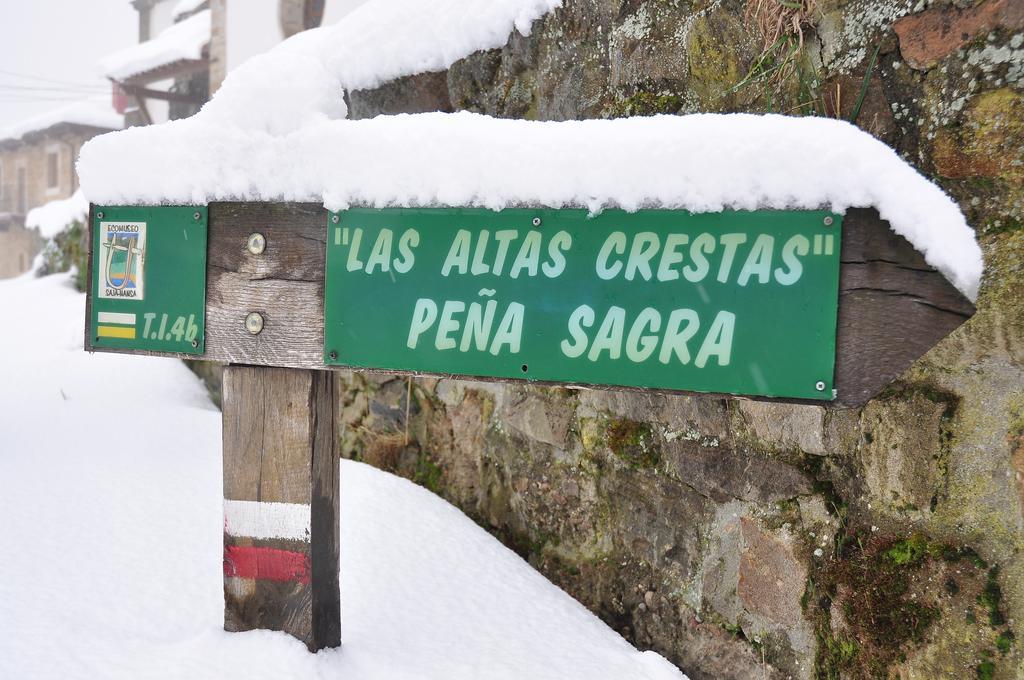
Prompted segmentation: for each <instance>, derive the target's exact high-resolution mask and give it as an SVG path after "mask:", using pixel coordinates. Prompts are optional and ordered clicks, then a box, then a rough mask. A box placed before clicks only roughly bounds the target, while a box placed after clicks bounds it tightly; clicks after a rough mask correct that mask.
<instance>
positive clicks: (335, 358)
mask: <svg viewBox="0 0 1024 680" xmlns="http://www.w3.org/2000/svg"><path fill="white" fill-rule="evenodd" d="M327 356H329V357H330V358H331V361H336V360H337V359H338V353H337V352H335V351H334V350H333V349H332V350H331V353H330V354H328V355H327Z"/></svg>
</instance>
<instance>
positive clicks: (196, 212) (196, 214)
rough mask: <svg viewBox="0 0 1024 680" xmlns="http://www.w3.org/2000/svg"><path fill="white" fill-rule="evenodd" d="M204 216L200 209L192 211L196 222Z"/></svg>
mask: <svg viewBox="0 0 1024 680" xmlns="http://www.w3.org/2000/svg"><path fill="white" fill-rule="evenodd" d="M202 218H203V214H202V213H201V212H199V211H198V210H197V211H195V212H194V213H192V219H194V220H195V221H196V222H198V221H199V220H201V219H202Z"/></svg>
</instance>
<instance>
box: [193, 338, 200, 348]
mask: <svg viewBox="0 0 1024 680" xmlns="http://www.w3.org/2000/svg"><path fill="white" fill-rule="evenodd" d="M197 347H199V341H198V340H193V341H192V348H193V349H195V348H197Z"/></svg>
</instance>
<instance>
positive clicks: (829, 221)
mask: <svg viewBox="0 0 1024 680" xmlns="http://www.w3.org/2000/svg"><path fill="white" fill-rule="evenodd" d="M822 221H823V222H824V223H825V226H826V227H831V226H832V222H834V221H835V220H833V219H832V216H831V215H827V216H826V217H825V219H824V220H822Z"/></svg>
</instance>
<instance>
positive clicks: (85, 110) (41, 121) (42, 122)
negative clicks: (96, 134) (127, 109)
mask: <svg viewBox="0 0 1024 680" xmlns="http://www.w3.org/2000/svg"><path fill="white" fill-rule="evenodd" d="M62 123H70V124H72V125H85V126H87V127H94V128H101V129H104V130H120V129H121V128H123V127H124V117H123V116H122V115H121V114H119V113H118V112H117V111H115V110H114V107H113V106H112V105H111V103H110V98H109V97H103V98H101V99H85V100H83V101H80V102H75V103H73V104H68V105H66V106H61V107H59V108H55V109H51V110H50V111H46V112H44V113H40V114H38V115H35V116H32V117H31V118H26V119H24V120H22V121H20V122H17V123H15V124H14V125H10V126H8V127H6V128H0V142H2V141H6V140H16V139H21V138H22V137H24V136H25V135H27V134H30V133H32V132H40V131H42V130H46V129H47V128H51V127H53V126H55V125H60V124H62Z"/></svg>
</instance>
